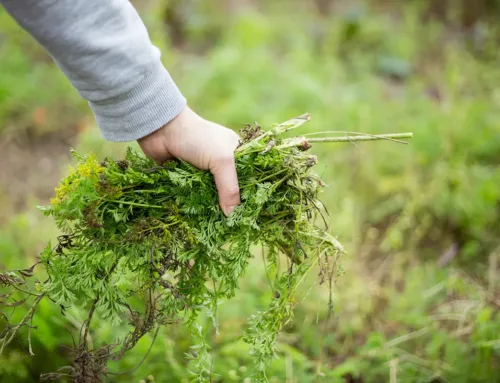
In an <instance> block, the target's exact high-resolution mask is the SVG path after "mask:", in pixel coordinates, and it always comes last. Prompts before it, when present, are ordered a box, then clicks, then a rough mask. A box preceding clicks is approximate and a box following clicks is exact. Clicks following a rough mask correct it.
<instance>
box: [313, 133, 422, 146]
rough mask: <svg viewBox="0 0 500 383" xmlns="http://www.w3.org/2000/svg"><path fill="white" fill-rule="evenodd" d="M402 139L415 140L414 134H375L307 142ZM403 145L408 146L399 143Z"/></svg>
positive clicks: (323, 138)
mask: <svg viewBox="0 0 500 383" xmlns="http://www.w3.org/2000/svg"><path fill="white" fill-rule="evenodd" d="M402 138H413V133H389V134H373V135H367V134H362V135H350V136H341V137H321V138H308V139H307V142H309V143H312V142H355V141H377V140H390V141H394V140H399V139H402ZM397 142H400V143H402V144H407V142H404V141H397Z"/></svg>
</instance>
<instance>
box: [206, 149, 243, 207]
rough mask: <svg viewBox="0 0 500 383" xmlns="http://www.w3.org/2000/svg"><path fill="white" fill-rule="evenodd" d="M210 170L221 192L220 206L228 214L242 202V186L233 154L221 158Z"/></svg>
mask: <svg viewBox="0 0 500 383" xmlns="http://www.w3.org/2000/svg"><path fill="white" fill-rule="evenodd" d="M210 170H211V172H212V174H213V175H214V179H215V185H216V186H217V191H218V193H219V204H220V207H221V209H222V211H223V212H224V214H225V215H226V216H228V215H229V214H230V213H231V212H232V211H233V210H234V208H235V207H236V206H237V205H239V204H240V188H239V186H238V175H237V174H236V165H235V163H234V156H233V155H232V154H231V155H228V156H225V157H223V158H221V159H219V160H218V161H217V162H216V163H215V164H214V166H213V168H212V169H210Z"/></svg>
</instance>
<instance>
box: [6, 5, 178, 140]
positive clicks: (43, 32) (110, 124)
mask: <svg viewBox="0 0 500 383" xmlns="http://www.w3.org/2000/svg"><path fill="white" fill-rule="evenodd" d="M0 4H1V5H3V7H4V8H5V10H6V11H7V12H8V13H9V14H10V15H11V16H12V17H13V18H14V19H15V20H16V21H17V22H18V23H19V25H21V26H22V27H23V28H24V29H25V30H26V31H28V32H29V33H30V34H31V35H32V36H33V37H34V38H35V39H36V40H37V41H38V42H39V43H40V44H41V45H42V46H43V47H44V48H45V49H46V50H47V51H48V52H49V53H50V55H51V56H52V57H53V58H54V60H55V62H56V64H57V65H58V66H59V67H60V68H61V70H62V71H63V72H64V74H65V75H66V76H67V77H68V79H69V80H70V81H71V83H72V84H73V86H74V87H75V88H76V89H77V90H78V92H79V93H80V95H81V96H82V97H83V98H85V99H86V100H87V101H88V102H89V105H90V107H91V109H92V111H93V113H94V116H95V118H96V121H97V124H98V125H99V128H100V130H101V133H102V136H103V137H104V138H105V139H107V140H110V141H132V140H137V139H139V138H142V137H144V136H146V135H148V134H150V133H152V132H154V131H156V130H158V129H160V128H161V127H162V126H164V125H165V124H167V123H168V122H169V121H171V120H172V119H174V118H175V117H176V116H177V115H178V114H179V113H180V112H181V111H182V109H183V108H184V107H185V105H186V99H185V98H184V97H183V95H182V94H181V92H180V91H179V89H178V88H177V86H176V85H175V83H174V82H173V80H172V78H171V77H170V75H169V73H168V71H167V70H166V69H165V68H164V66H163V65H162V63H161V60H160V51H159V49H158V48H156V47H155V46H154V45H153V44H152V43H151V40H150V38H149V36H148V32H147V30H146V28H145V26H144V24H143V22H142V21H141V19H140V17H139V15H138V14H137V12H136V10H135V9H134V7H133V6H132V4H131V3H130V2H129V1H128V0H0Z"/></svg>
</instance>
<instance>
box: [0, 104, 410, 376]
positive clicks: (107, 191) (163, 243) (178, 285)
mask: <svg viewBox="0 0 500 383" xmlns="http://www.w3.org/2000/svg"><path fill="white" fill-rule="evenodd" d="M308 120H309V115H307V114H305V115H302V116H299V117H297V118H294V119H291V120H289V121H287V122H284V123H282V124H279V125H277V126H275V127H273V128H272V129H270V130H268V131H264V130H262V129H261V127H260V126H259V125H258V124H255V125H254V126H250V125H249V126H247V127H246V128H245V129H244V130H243V131H242V134H243V138H242V140H241V143H240V146H239V147H238V148H237V149H236V152H235V157H236V163H237V170H238V175H239V183H240V187H241V199H242V204H241V205H240V206H238V207H237V208H236V210H235V211H234V212H233V213H232V214H231V215H230V216H229V217H228V218H225V217H224V215H223V213H222V211H221V210H220V209H219V207H218V205H217V193H216V189H215V186H214V182H213V180H212V178H211V175H210V174H209V173H208V172H206V171H202V170H199V169H196V168H195V167H193V166H192V165H190V164H188V163H185V162H182V161H172V162H168V163H166V164H163V165H157V164H156V163H155V162H154V161H153V160H152V159H149V158H146V157H144V156H143V155H141V154H139V153H138V152H135V151H133V150H132V149H129V150H128V151H127V155H126V158H125V159H124V160H120V161H111V160H109V159H105V160H104V161H102V162H99V161H98V160H97V158H96V157H95V156H93V155H85V156H82V155H79V154H77V153H75V156H77V158H78V159H79V163H78V165H77V167H76V169H72V170H71V171H70V174H69V175H68V176H67V177H66V178H65V179H64V180H63V181H62V182H61V183H60V184H59V186H58V187H57V188H56V196H55V197H54V198H53V199H52V201H51V205H50V206H48V207H41V208H40V209H41V210H42V211H43V212H44V213H45V214H47V215H51V216H53V217H54V220H55V222H56V224H57V226H58V227H59V228H60V229H61V230H62V231H63V232H64V233H65V234H63V235H61V236H59V238H58V244H57V245H56V246H55V247H52V246H51V245H50V244H49V245H48V246H47V248H46V249H45V250H44V251H43V252H42V254H41V256H40V260H39V262H37V263H36V264H35V265H33V266H32V267H31V268H30V269H27V270H18V271H17V272H8V273H4V274H1V275H0V278H1V279H0V282H1V283H2V285H4V286H9V287H11V288H12V290H11V291H10V292H9V293H7V294H6V295H4V296H3V303H4V304H5V305H7V306H17V305H20V304H22V303H24V302H26V301H27V300H28V299H31V298H32V299H33V303H32V305H31V307H30V308H29V309H28V311H27V313H26V314H25V316H24V317H23V318H22V319H21V320H20V321H19V322H18V323H17V324H15V325H9V326H8V327H7V328H6V329H5V331H4V332H3V333H2V336H1V338H0V340H1V341H2V343H1V349H0V351H1V350H2V349H3V348H4V347H5V345H7V344H8V343H9V342H10V341H12V339H13V338H14V337H15V336H16V334H17V332H18V331H19V330H20V329H21V328H22V327H27V328H28V330H29V333H30V334H31V330H32V325H31V322H32V320H33V316H34V312H35V310H36V307H37V305H38V304H39V303H40V301H41V300H42V299H44V298H49V299H50V300H52V301H53V302H54V303H55V304H57V305H60V306H61V307H62V309H63V310H65V309H66V307H71V306H75V305H78V306H83V307H85V308H86V309H87V310H88V317H87V319H86V320H85V321H84V323H83V325H82V329H81V331H80V334H79V339H78V342H77V344H78V345H77V347H76V349H75V352H76V356H75V361H74V363H73V365H72V366H70V367H67V368H64V369H62V370H60V371H59V372H58V373H54V374H47V375H45V376H44V377H45V378H47V379H51V378H58V377H60V376H65V375H69V376H71V377H72V378H73V379H75V380H76V381H78V382H87V381H95V380H98V379H99V377H101V376H103V375H106V373H107V362H108V360H119V359H121V358H122V357H123V356H124V354H125V353H126V352H127V351H128V350H130V349H132V348H133V347H134V346H135V345H136V343H137V342H138V341H139V340H140V339H141V338H142V337H143V336H144V335H145V334H147V333H149V332H152V331H156V332H157V331H158V329H159V327H160V326H162V325H166V324H169V323H176V322H185V323H186V324H187V326H189V327H190V328H192V334H193V335H194V336H196V337H197V338H198V339H200V342H201V343H199V344H198V345H197V346H193V347H192V348H193V353H192V354H191V357H192V358H193V359H195V360H196V363H195V364H194V366H195V371H193V376H194V377H195V380H197V381H204V380H206V379H208V377H209V376H211V375H212V365H211V363H212V362H211V356H210V353H209V350H210V346H209V345H208V344H207V343H206V342H205V341H204V338H203V336H202V329H201V328H200V327H199V326H198V325H197V324H196V319H197V317H198V314H199V313H200V312H203V311H206V312H207V313H208V314H209V315H210V317H211V318H212V320H213V324H214V327H215V330H216V331H217V305H218V301H219V300H220V299H224V298H226V299H228V298H231V297H233V296H234V294H235V290H236V289H237V288H238V282H239V279H240V278H241V276H242V275H243V274H244V272H245V270H246V267H247V265H248V262H249V259H250V258H251V257H252V252H251V247H252V246H255V245H261V246H263V247H264V248H265V249H266V252H267V254H266V260H267V273H268V276H269V281H270V285H271V288H272V290H273V293H274V299H273V300H272V302H271V304H270V307H269V309H268V310H266V311H264V312H260V313H258V314H256V315H254V316H253V317H252V318H251V320H250V325H249V327H248V329H247V331H246V332H245V334H244V336H243V339H244V340H245V341H246V342H247V343H249V344H250V345H251V346H252V355H253V357H254V365H255V369H256V377H257V378H258V380H259V381H264V380H267V378H266V374H265V371H266V366H267V365H268V364H269V361H270V360H271V359H272V358H273V357H274V356H275V354H276V352H275V341H276V335H277V334H278V333H279V332H280V330H281V328H282V326H283V324H284V323H286V322H287V321H289V320H290V319H291V318H292V316H293V313H292V308H293V302H294V296H295V293H296V289H297V287H298V286H299V285H300V284H301V281H302V280H303V278H304V277H305V275H306V274H307V273H308V272H309V271H310V270H311V269H312V268H313V267H314V266H316V265H318V266H319V269H320V279H321V282H324V281H329V283H328V285H329V286H330V288H331V287H332V282H331V281H332V279H334V278H335V277H336V275H337V274H338V272H339V268H338V265H337V260H338V257H339V255H340V254H341V253H342V252H343V248H342V246H341V245H340V244H339V243H338V242H337V240H336V239H335V238H334V237H332V236H331V235H329V234H328V233H327V231H326V230H325V229H322V228H320V226H318V225H317V223H316V217H317V216H318V214H319V215H320V216H322V217H323V222H324V223H325V224H326V220H325V218H324V216H323V215H324V214H325V213H324V211H323V209H322V205H321V203H320V202H319V200H318V193H319V191H320V189H321V188H322V186H324V184H323V182H322V181H321V179H320V178H319V177H318V175H316V174H315V173H314V172H313V171H312V167H313V166H314V165H315V164H316V162H317V158H316V156H313V155H310V154H308V153H306V151H307V150H308V149H309V148H310V147H311V144H310V142H346V141H352V140H358V141H366V140H375V139H382V138H384V139H389V140H395V139H398V138H400V137H403V138H404V137H411V135H409V134H395V135H394V134H393V135H385V136H373V135H353V136H348V137H327V138H309V139H308V140H306V139H305V138H304V137H292V138H285V137H284V134H285V133H286V132H288V131H290V130H293V129H296V128H298V127H299V126H301V125H302V124H304V123H305V122H306V121H308ZM280 253H281V254H284V255H285V256H286V259H287V260H288V264H287V267H286V268H281V269H280V267H279V266H280V261H279V259H280V258H279V254H280ZM37 264H42V265H43V266H44V270H45V271H46V273H47V274H48V278H47V279H46V280H45V281H43V282H35V288H36V290H38V291H39V293H35V292H33V291H31V290H29V287H28V284H27V283H26V281H25V279H27V278H29V277H31V276H32V275H33V271H34V268H35V266H36V265H37ZM18 292H20V293H22V294H24V295H25V296H24V298H23V299H21V300H19V301H15V300H14V301H12V299H14V297H16V293H18ZM77 302H78V303H77ZM141 306H142V307H141ZM96 314H97V315H99V316H100V317H101V318H102V319H104V320H109V321H111V323H113V324H116V325H118V324H120V323H122V322H124V318H126V320H127V321H128V322H129V323H130V324H131V327H132V329H131V330H130V332H128V334H127V335H126V336H125V337H124V338H123V339H122V340H121V341H118V342H117V343H116V344H105V345H103V346H100V347H96V348H91V347H89V345H88V344H89V342H88V335H89V332H90V328H91V323H92V319H93V316H94V315H96ZM4 319H8V318H7V316H6V315H5V314H4ZM155 329H156V330H155ZM30 334H29V335H28V337H30ZM29 353H30V354H33V351H32V348H31V343H29Z"/></svg>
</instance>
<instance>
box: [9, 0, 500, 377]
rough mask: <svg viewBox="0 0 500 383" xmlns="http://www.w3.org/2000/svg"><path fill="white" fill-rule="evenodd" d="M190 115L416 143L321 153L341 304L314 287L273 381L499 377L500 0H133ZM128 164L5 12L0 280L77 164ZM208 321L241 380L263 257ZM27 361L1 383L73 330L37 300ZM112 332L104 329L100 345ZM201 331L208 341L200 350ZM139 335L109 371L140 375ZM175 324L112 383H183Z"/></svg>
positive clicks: (46, 225)
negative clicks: (338, 256) (75, 154)
mask: <svg viewBox="0 0 500 383" xmlns="http://www.w3.org/2000/svg"><path fill="white" fill-rule="evenodd" d="M133 3H134V4H135V5H136V7H137V9H138V10H139V11H140V13H141V15H142V16H143V19H144V21H145V23H146V24H147V26H148V28H149V31H150V35H151V38H152V39H153V41H154V43H155V44H156V45H157V46H159V47H160V48H161V50H162V52H163V60H164V63H165V65H166V67H167V68H168V69H169V71H170V72H171V74H172V76H173V77H174V79H175V81H176V82H177V84H178V85H179V87H180V89H181V90H182V91H183V93H184V94H185V95H186V96H187V98H188V100H189V103H190V104H191V106H192V108H193V109H194V110H195V111H197V112H198V113H199V114H201V115H202V116H204V117H205V118H207V119H212V120H214V121H216V122H218V123H221V124H224V125H226V126H229V127H231V128H234V129H240V128H241V127H242V126H243V124H244V123H248V122H253V121H258V122H259V123H260V124H262V125H263V126H269V125H270V124H272V123H276V122H281V121H284V120H286V119H288V118H290V117H293V116H295V115H299V114H302V113H305V112H309V113H310V114H311V116H312V121H311V122H310V123H309V124H307V125H306V126H305V127H304V132H314V131H324V130H347V131H356V132H366V133H391V132H405V131H413V132H414V133H415V138H414V139H413V141H412V142H411V143H410V145H408V146H403V145H398V144H394V143H390V142H373V143H360V144H358V145H353V144H329V145H320V144H317V145H316V146H315V147H314V148H313V151H314V152H315V153H316V154H318V155H319V159H320V162H319V164H318V165H317V171H318V172H319V173H320V174H321V175H322V176H323V178H324V180H325V181H326V183H327V184H328V187H327V188H325V191H324V193H323V195H322V200H323V201H324V202H325V203H326V205H327V206H328V209H329V212H330V215H331V231H332V233H333V234H335V235H336V236H338V238H339V240H340V241H341V242H342V243H343V244H344V245H345V247H346V248H347V250H348V253H349V255H348V256H347V257H345V258H344V259H343V261H342V262H343V268H344V270H345V273H344V275H343V276H342V277H340V278H339V279H338V281H337V286H336V287H335V290H334V303H335V315H334V317H333V318H332V319H330V320H327V313H328V289H327V288H326V287H324V286H318V285H317V284H316V283H315V280H316V278H315V275H311V278H310V280H309V281H308V282H307V283H306V284H305V288H304V291H303V294H302V295H301V301H299V302H298V306H297V308H296V317H295V321H294V322H293V323H292V324H291V325H289V326H287V327H286V329H285V331H284V332H283V333H282V334H281V335H280V337H279V350H280V356H281V358H280V359H278V360H275V361H274V362H273V364H272V367H271V369H270V372H269V380H270V381H271V382H287V383H293V382H300V383H302V382H346V383H364V382H391V383H396V382H500V239H499V238H500V237H499V235H500V50H499V48H500V28H499V21H500V1H498V0H447V1H446V0H433V1H431V0H414V1H396V0H394V1H389V0H385V1H384V0H373V1H352V0H351V1H349V0H309V1H307V0H287V1H284V0H281V1H279V0H211V1H210V2H208V1H202V0H177V1H173V0H172V1H166V0H147V1H139V0H138V1H134V2H133ZM71 147H74V148H76V149H78V150H80V151H92V152H94V153H96V154H97V155H98V156H113V157H116V158H118V157H120V156H121V155H122V153H123V151H124V148H125V146H124V145H122V144H115V143H110V142H105V141H104V140H103V139H102V138H101V137H100V133H99V130H98V128H97V127H96V126H95V123H94V121H93V118H92V115H91V113H90V110H89V108H88V106H87V105H86V102H85V101H83V100H81V99H80V98H79V96H78V94H77V92H76V91H75V90H73V89H72V87H71V85H70V84H69V82H68V81H67V80H66V79H65V78H64V76H63V75H62V74H61V73H60V72H59V70H58V69H57V68H56V66H55V65H54V64H53V63H52V61H51V59H50V58H49V57H48V56H47V54H46V53H45V52H44V51H43V50H42V49H41V48H40V47H39V46H38V45H37V44H36V43H35V42H34V41H33V40H32V39H31V38H30V37H29V36H28V35H27V34H26V33H24V32H23V31H22V30H21V29H20V28H19V27H18V26H17V25H16V24H15V23H14V22H13V21H12V20H11V19H10V18H9V16H8V15H7V14H6V13H5V11H3V10H1V9H0V153H1V155H2V159H1V161H0V270H6V269H11V268H18V267H23V266H26V265H31V264H32V263H34V259H35V257H36V256H37V255H38V253H39V252H40V251H41V250H42V249H43V247H44V246H45V245H46V243H47V241H48V240H49V239H52V238H55V237H56V236H57V230H56V229H55V228H54V225H53V223H52V222H51V221H50V219H47V218H45V217H43V216H42V214H41V213H39V212H38V211H37V210H36V209H35V207H34V206H35V205H36V204H45V203H47V202H48V199H49V198H50V196H51V195H52V193H53V188H54V186H55V185H56V183H57V181H58V180H59V179H60V177H62V176H63V175H64V174H65V172H66V169H67V166H68V163H70V161H71V160H70V157H69V150H70V148H71ZM250 267H251V269H250V270H249V272H248V273H247V277H246V278H245V279H244V280H243V281H242V282H241V285H240V287H241V291H240V292H239V294H238V295H237V297H236V298H235V299H234V300H233V301H231V302H230V303H226V304H222V305H221V306H220V309H219V315H220V322H221V328H220V335H219V336H218V337H217V338H216V340H215V344H214V356H215V367H214V371H215V373H216V374H217V376H216V377H214V382H244V383H249V382H250V381H251V380H250V378H249V376H250V369H251V363H250V357H249V355H248V347H247V346H246V345H245V344H244V343H243V342H242V341H240V340H239V339H238V336H239V335H240V334H241V331H242V329H243V328H244V326H245V323H246V320H247V318H248V317H249V316H250V315H251V314H252V313H254V312H256V311H257V310H261V309H263V308H265V307H266V304H267V302H269V299H270V292H269V290H268V289H267V288H266V287H267V282H266V279H265V278H266V277H265V273H264V272H263V270H262V267H261V264H260V262H259V260H258V259H256V260H255V262H254V263H253V264H252V265H251V266H250ZM43 303H45V304H42V305H41V306H40V308H39V311H38V316H37V317H36V316H35V323H34V325H36V326H38V330H37V331H35V332H34V334H33V336H34V345H33V349H34V351H35V354H36V356H35V357H32V358H30V357H28V356H27V355H26V353H25V351H24V350H23V346H24V347H25V346H26V342H25V339H23V338H22V337H21V338H20V339H19V342H17V343H16V344H13V345H11V347H9V349H8V350H6V352H4V354H3V355H2V356H0V382H2V383H4V382H8V383H10V382H17V383H22V382H35V381H38V376H39V374H40V372H49V371H54V370H56V369H57V368H58V367H61V366H63V365H65V364H67V363H68V362H69V361H70V360H71V355H69V353H68V350H67V349H66V348H65V347H63V346H62V345H63V344H66V345H71V344H72V340H71V334H70V333H71V332H73V333H75V331H77V329H78V328H79V327H80V324H81V320H82V319H81V318H78V316H77V314H75V315H74V316H73V315H71V314H68V315H67V316H66V317H62V316H61V315H60V312H59V310H58V308H57V307H55V306H54V305H51V304H49V303H47V302H43ZM120 335H123V330H120V329H117V328H112V327H111V326H110V325H109V324H106V323H101V324H100V325H99V326H97V328H96V331H95V337H96V339H99V338H101V339H113V338H116V337H119V336H120ZM210 337H211V336H210ZM150 342H151V337H145V339H143V340H142V341H141V342H140V343H139V345H138V346H137V347H136V348H135V349H134V351H133V352H131V353H130V354H128V355H127V356H126V357H125V358H124V359H123V360H122V361H121V362H119V363H114V364H111V365H110V371H127V370H130V369H132V368H134V367H135V366H136V365H137V363H138V362H139V361H140V360H141V359H142V357H143V356H144V355H145V353H146V351H147V349H148V348H149V345H150ZM191 344H192V340H191V339H190V338H189V336H188V335H187V333H186V332H185V330H183V328H182V326H171V327H167V328H165V329H163V330H162V332H161V336H159V337H158V339H157V341H156V343H155V345H154V347H153V349H152V351H151V353H150V355H149V356H148V359H147V361H146V362H145V363H144V364H142V365H141V366H140V367H139V368H138V369H136V370H135V371H133V372H132V373H130V374H127V375H123V376H110V379H109V381H112V382H140V381H147V382H153V381H156V382H173V383H175V382H187V381H188V380H189V374H188V372H187V369H188V368H189V361H188V359H187V358H186V357H185V352H187V351H188V350H189V346H190V345H191Z"/></svg>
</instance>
